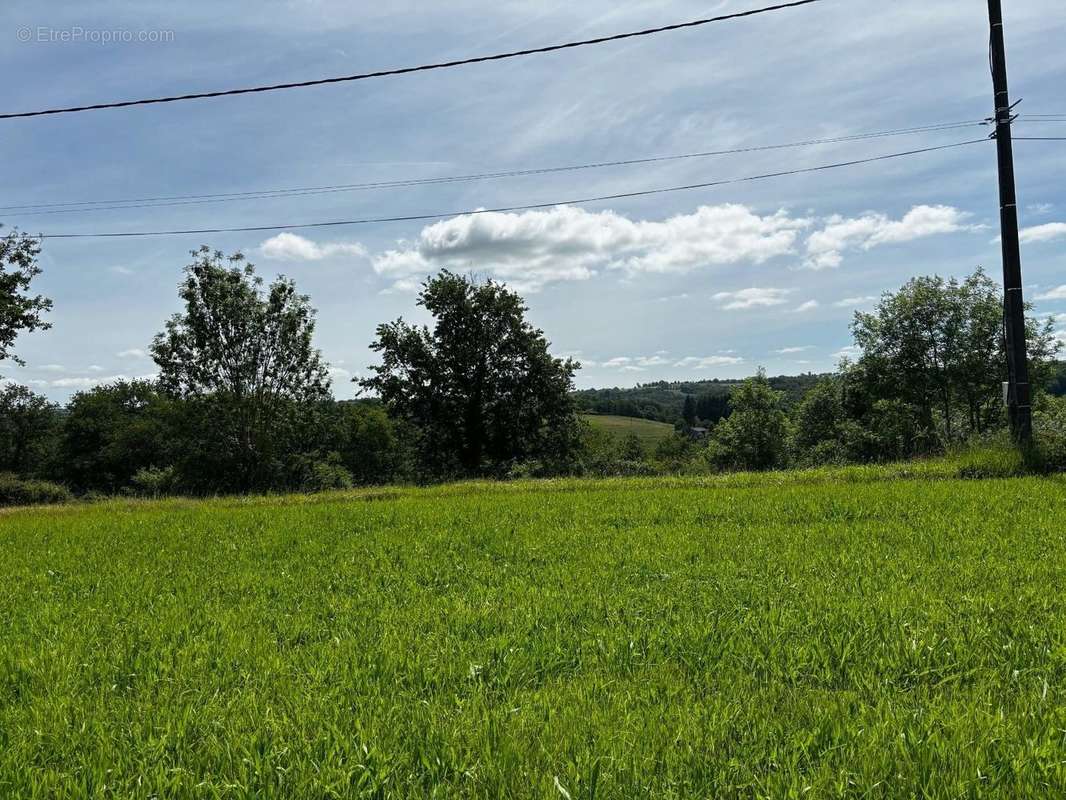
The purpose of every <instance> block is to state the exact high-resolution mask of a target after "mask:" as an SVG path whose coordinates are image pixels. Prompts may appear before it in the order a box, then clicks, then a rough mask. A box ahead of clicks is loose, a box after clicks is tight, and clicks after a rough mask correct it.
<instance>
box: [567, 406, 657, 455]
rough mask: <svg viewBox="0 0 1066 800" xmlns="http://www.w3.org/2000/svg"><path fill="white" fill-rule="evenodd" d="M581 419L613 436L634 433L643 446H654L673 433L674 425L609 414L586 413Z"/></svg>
mask: <svg viewBox="0 0 1066 800" xmlns="http://www.w3.org/2000/svg"><path fill="white" fill-rule="evenodd" d="M582 419H584V420H587V421H588V422H589V423H590V424H591V425H592V426H593V427H596V428H599V429H600V430H604V431H607V432H608V433H610V434H611V435H613V436H618V437H620V438H621V437H625V436H629V435H630V434H631V433H635V434H636V435H637V438H638V439H639V440H640V443H641V444H642V445H644V447H645V448H654V447H655V445H657V444H658V443H659V442H661V441H662V440H663V439H665V438H667V437H668V436H672V435H673V433H674V426H673V425H667V424H666V423H665V422H655V421H654V420H650V419H637V418H636V417H614V416H611V415H609V414H588V415H586V416H583V417H582Z"/></svg>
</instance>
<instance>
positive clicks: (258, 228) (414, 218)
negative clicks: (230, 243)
mask: <svg viewBox="0 0 1066 800" xmlns="http://www.w3.org/2000/svg"><path fill="white" fill-rule="evenodd" d="M988 141H990V140H989V139H987V138H982V139H971V140H969V141H965V142H955V143H953V144H945V145H939V146H936V147H923V148H920V149H916V150H905V151H903V152H900V153H888V154H886V155H880V156H873V157H870V158H861V159H856V160H853V161H841V162H837V163H835V164H822V165H819V166H817V167H805V168H803V169H792V170H784V171H781V172H769V173H765V174H762V175H750V176H748V177H744V178H729V179H726V180H720V181H709V182H706V183H692V184H688V185H685V186H670V187H666V188H659V189H643V190H640V191H634V192H622V193H619V194H609V195H601V196H599V197H583V198H577V199H570V200H555V201H552V202H549V203H532V204H527V205H513V206H502V207H498V208H479V209H473V210H468V211H448V212H438V213H433V214H411V215H407V216H395V217H370V218H365V219H352V220H337V221H331V222H306V223H295V224H284V225H253V226H248V227H240V228H199V229H188V230H167V231H121V232H115V233H55V234H40V236H41V238H42V239H102V238H107V239H112V238H132V237H145V236H185V235H194V234H204V233H254V232H264V231H279V230H296V229H301V228H332V227H341V226H350V225H372V224H379V223H387V222H421V221H428V220H434V219H445V218H448V217H461V216H472V215H478V214H503V213H509V212H514V211H534V210H537V209H543V208H554V207H555V206H566V205H583V204H586V203H599V202H605V201H608V200H623V199H628V198H633V197H647V196H649V195H657V194H667V193H669V192H683V191H689V190H692V189H708V188H711V187H716V186H728V185H732V184H738V183H750V182H752V181H761V180H767V179H769V178H781V177H785V176H788V175H801V174H805V173H812V172H824V171H826V170H831V169H841V168H843V167H853V166H858V165H860V164H870V163H873V162H876V161H888V160H890V159H895V158H903V157H905V156H913V155H918V154H921V153H933V152H937V151H940V150H951V149H953V148H957V147H967V146H969V145H975V144H982V143H987V142H988Z"/></svg>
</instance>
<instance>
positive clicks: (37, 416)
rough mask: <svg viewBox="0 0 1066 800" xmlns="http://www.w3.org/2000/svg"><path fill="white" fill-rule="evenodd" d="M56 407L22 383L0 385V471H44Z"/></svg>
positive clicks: (56, 426)
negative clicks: (20, 384) (0, 386)
mask: <svg viewBox="0 0 1066 800" xmlns="http://www.w3.org/2000/svg"><path fill="white" fill-rule="evenodd" d="M58 430H59V409H58V408H57V407H56V405H55V404H54V403H51V402H49V401H48V400H47V399H46V398H44V397H42V396H41V395H39V394H35V393H34V392H32V391H30V390H29V389H28V388H26V387H25V386H18V385H16V384H7V385H6V386H3V387H2V388H0V472H15V473H18V474H20V475H44V474H46V473H47V472H48V470H49V469H50V467H51V466H52V461H53V456H54V454H55V449H56V443H57V440H58Z"/></svg>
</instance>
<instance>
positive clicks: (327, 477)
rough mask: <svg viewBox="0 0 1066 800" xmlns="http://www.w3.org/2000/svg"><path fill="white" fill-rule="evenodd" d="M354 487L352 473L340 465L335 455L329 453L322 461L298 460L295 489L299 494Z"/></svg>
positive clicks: (306, 458) (312, 459)
mask: <svg viewBox="0 0 1066 800" xmlns="http://www.w3.org/2000/svg"><path fill="white" fill-rule="evenodd" d="M354 485H355V481H353V480H352V473H350V472H349V471H348V470H347V469H345V467H344V465H343V464H341V463H340V459H339V457H338V456H337V454H336V453H330V454H329V455H328V456H326V458H325V459H322V460H315V459H314V458H313V457H311V456H307V457H304V458H301V459H299V462H298V467H297V470H296V488H297V489H299V491H301V492H329V491H333V490H335V489H351V488H352V486H354Z"/></svg>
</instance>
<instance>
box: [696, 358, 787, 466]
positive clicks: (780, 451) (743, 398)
mask: <svg viewBox="0 0 1066 800" xmlns="http://www.w3.org/2000/svg"><path fill="white" fill-rule="evenodd" d="M784 398H785V394H784V392H778V391H775V390H774V389H773V387H771V386H770V381H769V380H767V378H766V372H765V371H764V370H762V369H760V370H759V371H758V373H757V374H756V375H755V377H753V378H748V379H747V380H746V381H744V382H743V383H742V384H741V385H740V386H738V387H737V388H736V389H734V390H733V393H732V394H731V395H730V397H729V406H730V408H731V410H732V413H731V414H730V415H729V416H728V417H726V418H725V419H723V420H722V421H721V422H719V423H718V425H717V426H716V427H715V429H714V432H713V433H712V435H711V441H710V443H709V444H708V452H709V455H710V458H711V460H712V461H713V462H714V463H716V464H717V465H718V466H720V467H724V468H727V469H746V470H767V469H775V468H778V467H783V466H785V463H786V461H787V457H788V449H787V447H788V434H789V428H788V416H787V415H786V414H785V411H784Z"/></svg>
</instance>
